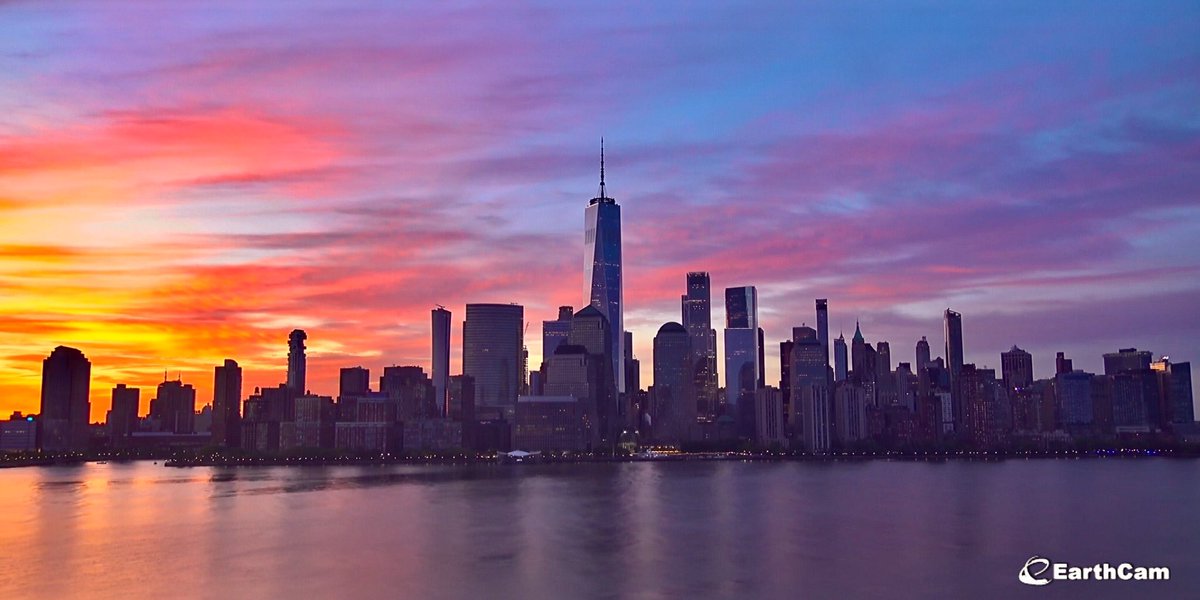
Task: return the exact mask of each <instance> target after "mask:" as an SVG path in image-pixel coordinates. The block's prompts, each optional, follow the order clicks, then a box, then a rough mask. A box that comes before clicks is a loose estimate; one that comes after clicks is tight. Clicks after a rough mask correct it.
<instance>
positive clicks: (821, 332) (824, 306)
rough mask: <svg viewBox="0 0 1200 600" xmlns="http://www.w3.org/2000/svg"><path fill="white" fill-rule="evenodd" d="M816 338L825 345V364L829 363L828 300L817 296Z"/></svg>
mask: <svg viewBox="0 0 1200 600" xmlns="http://www.w3.org/2000/svg"><path fill="white" fill-rule="evenodd" d="M817 339H818V340H820V341H821V344H822V345H823V346H824V347H825V357H826V358H825V364H826V365H828V364H829V300H827V299H825V298H817Z"/></svg>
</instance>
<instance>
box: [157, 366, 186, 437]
mask: <svg viewBox="0 0 1200 600" xmlns="http://www.w3.org/2000/svg"><path fill="white" fill-rule="evenodd" d="M150 418H151V419H152V420H153V421H154V422H155V423H156V424H157V427H158V431H161V432H165V433H195V432H196V389H195V388H193V387H192V384H190V383H186V384H185V383H183V381H180V380H178V379H177V380H175V381H164V382H162V383H160V384H158V390H157V394H156V396H155V397H154V398H153V399H152V400H150Z"/></svg>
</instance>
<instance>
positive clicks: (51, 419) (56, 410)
mask: <svg viewBox="0 0 1200 600" xmlns="http://www.w3.org/2000/svg"><path fill="white" fill-rule="evenodd" d="M91 379H92V363H91V362H89V361H88V359H87V357H85V356H84V355H83V353H82V352H80V351H79V350H76V349H75V348H68V347H67V346H58V347H56V348H55V349H54V351H52V352H51V353H50V356H49V357H47V358H46V359H45V360H43V361H42V412H41V415H40V417H39V419H40V420H41V425H42V438H41V449H42V450H49V451H59V450H83V449H85V448H87V445H88V419H89V418H90V416H91V410H92V404H91V401H90V400H89V396H88V390H89V386H90V385H91Z"/></svg>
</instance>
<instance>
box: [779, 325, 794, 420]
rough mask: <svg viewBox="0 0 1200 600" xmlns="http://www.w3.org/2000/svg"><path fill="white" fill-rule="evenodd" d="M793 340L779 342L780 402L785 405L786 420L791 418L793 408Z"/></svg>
mask: <svg viewBox="0 0 1200 600" xmlns="http://www.w3.org/2000/svg"><path fill="white" fill-rule="evenodd" d="M795 346H796V343H795V342H793V341H792V340H784V341H782V342H779V401H780V403H781V404H782V405H783V414H784V419H785V420H788V419H790V418H791V413H790V411H791V408H792V349H793V348H794V347H795Z"/></svg>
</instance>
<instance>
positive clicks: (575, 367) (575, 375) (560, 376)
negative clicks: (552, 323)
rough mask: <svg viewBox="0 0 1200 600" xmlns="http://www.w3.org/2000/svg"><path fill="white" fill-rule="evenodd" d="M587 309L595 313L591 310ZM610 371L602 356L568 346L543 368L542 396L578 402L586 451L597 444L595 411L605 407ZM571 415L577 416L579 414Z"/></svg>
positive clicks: (577, 346)
mask: <svg viewBox="0 0 1200 600" xmlns="http://www.w3.org/2000/svg"><path fill="white" fill-rule="evenodd" d="M588 308H589V309H592V310H593V311H595V310H596V309H595V308H594V307H591V306H589V307H588ZM584 310H587V309H584ZM580 312H583V311H580ZM610 369H611V363H609V362H608V361H607V360H606V358H605V357H604V356H603V355H602V354H594V353H592V352H589V351H588V349H587V348H585V347H583V346H580V345H576V344H574V343H571V342H568V343H565V344H559V346H558V349H556V350H555V351H554V356H552V357H550V363H549V364H548V365H546V385H545V388H546V392H545V395H546V396H556V397H571V398H574V399H576V400H577V401H579V404H578V405H577V408H578V409H580V410H582V411H583V413H584V414H585V416H584V417H583V420H584V421H586V422H587V423H588V428H587V431H586V437H587V443H586V444H585V446H586V449H594V448H596V447H597V446H598V444H599V443H600V438H601V432H600V429H601V428H602V427H603V425H601V424H600V423H599V418H600V417H599V415H597V410H596V408H597V406H600V405H603V404H605V398H606V397H607V396H609V395H611V394H609V393H608V392H606V391H605V390H606V389H611V388H612V387H613V386H612V383H611V379H610V378H609V377H608V375H609V370H610ZM518 408H519V407H518ZM573 414H574V415H575V416H578V415H579V414H580V413H578V412H575V413H573Z"/></svg>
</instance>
